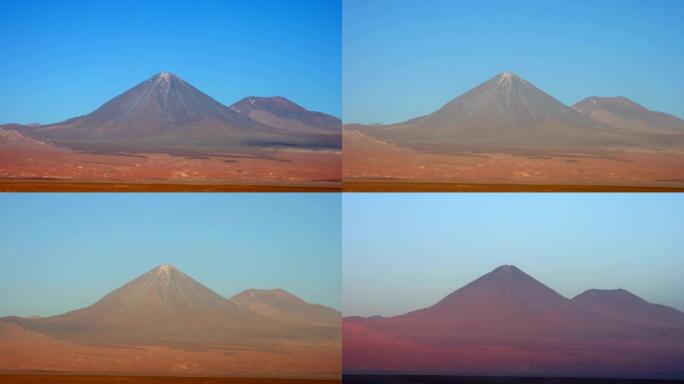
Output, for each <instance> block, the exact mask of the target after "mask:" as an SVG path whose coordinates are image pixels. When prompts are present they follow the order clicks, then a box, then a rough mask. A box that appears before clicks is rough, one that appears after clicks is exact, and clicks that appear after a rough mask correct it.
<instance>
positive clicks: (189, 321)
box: [0, 265, 341, 380]
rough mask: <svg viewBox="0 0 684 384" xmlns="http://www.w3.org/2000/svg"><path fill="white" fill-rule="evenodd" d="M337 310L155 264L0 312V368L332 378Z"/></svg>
mask: <svg viewBox="0 0 684 384" xmlns="http://www.w3.org/2000/svg"><path fill="white" fill-rule="evenodd" d="M340 351H341V340H340V314H339V312H337V311H335V310H334V309H331V308H328V307H325V306H322V305H317V304H311V303H307V302H305V301H303V300H301V299H299V298H297V297H296V296H294V295H292V294H290V293H288V292H286V291H284V290H256V289H249V290H245V291H244V292H242V293H240V294H238V295H235V296H234V297H232V298H229V299H226V298H223V297H221V296H219V295H218V294H216V293H215V292H213V291H211V290H210V289H208V288H207V287H205V286H203V285H202V284H200V283H199V282H197V281H195V280H194V279H192V278H191V277H189V276H187V275H185V274H184V273H182V272H180V271H179V270H177V269H175V268H174V267H172V266H168V265H162V266H159V267H157V268H155V269H153V270H152V271H149V272H148V273H146V274H143V275H141V276H140V277H138V278H136V279H134V280H132V281H131V282H129V283H127V284H125V285H123V286H122V287H120V288H118V289H116V290H114V291H112V292H111V293H110V294H108V295H106V296H104V297H103V298H102V299H101V300H99V301H98V302H96V303H95V304H93V305H91V306H89V307H86V308H82V309H77V310H74V311H71V312H67V313H65V314H62V315H57V316H52V317H43V318H22V317H16V316H12V317H5V318H2V319H0V372H2V373H4V374H10V373H13V372H14V373H22V374H24V373H47V374H54V373H60V374H84V375H94V374H95V375H158V376H213V377H216V376H218V377H223V376H230V377H273V378H276V377H280V378H299V379H302V378H308V379H329V380H336V379H339V375H340V369H341V362H340Z"/></svg>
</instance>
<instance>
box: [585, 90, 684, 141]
mask: <svg viewBox="0 0 684 384" xmlns="http://www.w3.org/2000/svg"><path fill="white" fill-rule="evenodd" d="M573 108H574V109H575V110H577V111H579V112H581V113H583V114H584V115H586V116H589V117H591V118H592V119H594V120H596V121H599V122H601V123H603V124H607V125H611V126H614V127H619V128H621V129H623V130H625V131H629V132H634V133H643V134H679V135H681V134H684V120H682V119H680V118H678V117H676V116H673V115H668V114H667V113H663V112H656V111H651V110H648V109H646V108H645V107H643V106H641V105H639V104H637V103H635V102H634V101H632V100H630V99H628V98H626V97H622V96H619V97H596V96H592V97H587V98H585V99H583V100H582V101H580V102H578V103H577V104H575V105H573Z"/></svg>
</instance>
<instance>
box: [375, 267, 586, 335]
mask: <svg viewBox="0 0 684 384" xmlns="http://www.w3.org/2000/svg"><path fill="white" fill-rule="evenodd" d="M587 320H588V319H587V316H586V314H585V313H584V311H582V310H581V309H580V308H578V307H577V306H576V305H574V304H573V302H572V301H570V300H569V299H567V298H565V297H563V296H561V295H560V294H558V293H557V292H555V291H554V290H552V289H551V288H549V287H547V286H545V285H544V284H542V283H540V282H539V281H537V280H535V279H534V278H532V277H531V276H529V275H527V274H526V273H524V272H523V271H521V270H520V269H518V268H517V267H515V266H512V265H504V266H501V267H498V268H496V269H495V270H493V271H491V272H490V273H488V274H486V275H484V276H482V277H480V278H478V279H477V280H475V281H473V282H471V283H470V284H468V285H466V286H464V287H463V288H460V289H458V290H456V291H454V292H453V293H451V294H449V295H448V296H446V297H445V298H443V299H442V300H440V301H439V302H437V303H436V304H434V305H432V306H430V307H428V308H424V309H419V310H417V311H413V312H409V313H407V314H404V315H401V316H395V317H391V318H372V319H367V320H365V321H362V323H363V325H364V326H366V327H368V328H370V329H375V330H377V331H380V332H381V333H385V334H390V335H394V336H397V337H399V338H408V339H411V340H417V341H420V342H428V343H436V344H441V343H455V342H461V341H472V340H477V341H483V340H496V341H498V342H501V341H503V340H505V341H520V340H524V341H530V340H536V341H542V340H545V339H549V340H554V339H559V338H567V337H572V336H574V335H575V334H577V333H580V332H582V331H583V330H585V329H586V328H587V327H588V326H589V324H588V323H587Z"/></svg>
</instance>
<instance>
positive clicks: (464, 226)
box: [342, 193, 684, 316]
mask: <svg viewBox="0 0 684 384" xmlns="http://www.w3.org/2000/svg"><path fill="white" fill-rule="evenodd" d="M342 209H343V214H342V217H343V225H342V239H343V240H342V241H343V244H342V246H343V251H342V276H343V277H342V287H343V291H342V292H343V303H342V307H343V313H344V314H345V315H363V316H368V315H377V314H380V315H395V314H400V313H405V312H408V311H410V310H413V309H418V308H423V307H426V306H429V305H432V304H434V303H436V302H437V301H439V300H440V299H442V298H443V297H444V296H446V295H447V294H449V293H451V292H453V291H455V290H456V289H458V288H461V287H462V286H464V285H465V284H467V283H469V282H471V281H472V280H475V279H476V278H478V277H480V276H482V275H484V274H486V273H488V272H490V271H491V270H493V269H494V268H496V267H498V266H500V265H504V264H513V265H516V266H517V267H518V268H520V269H522V270H523V271H525V272H526V273H528V274H529V275H531V276H532V277H534V278H536V279H537V280H539V281H541V282H542V283H544V284H546V285H547V286H549V287H551V288H552V289H554V290H556V291H557V292H558V293H560V294H561V295H564V296H565V297H568V298H571V297H573V296H575V295H577V294H579V293H581V292H583V291H584V290H586V289H590V288H600V289H616V288H624V289H627V290H629V291H630V292H632V293H634V294H636V295H638V296H640V297H642V298H644V299H646V300H648V301H650V302H656V303H660V304H665V305H669V306H673V307H675V308H678V309H680V310H684V279H682V271H684V257H682V255H684V253H683V251H682V249H683V246H684V245H683V244H684V243H683V241H682V233H684V195H682V194H619V193H612V194H587V193H585V194H566V193H553V194H486V193H474V194H466V193H452V194H429V193H417V194H344V196H343V200H342Z"/></svg>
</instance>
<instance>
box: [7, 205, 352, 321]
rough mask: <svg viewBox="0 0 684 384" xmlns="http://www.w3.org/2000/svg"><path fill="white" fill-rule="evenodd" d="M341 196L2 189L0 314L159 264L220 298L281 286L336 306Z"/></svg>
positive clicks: (95, 289)
mask: <svg viewBox="0 0 684 384" xmlns="http://www.w3.org/2000/svg"><path fill="white" fill-rule="evenodd" d="M340 199H341V198H340V196H338V195H332V194H330V195H328V194H313V195H309V194H256V193H252V194H202V195H200V194H94V195H93V194H91V195H88V194H77V195H74V194H52V195H35V194H5V195H3V196H0V211H2V213H3V214H2V217H1V218H0V231H1V232H2V233H3V234H4V235H3V241H2V244H3V245H2V249H3V250H2V255H1V256H0V292H2V303H1V304H0V316H8V315H19V316H31V315H40V316H46V315H56V314H59V313H63V312H66V311H68V310H73V309H76V308H81V307H85V306H88V305H91V304H93V303H94V302H95V301H96V300H98V299H100V298H101V297H102V296H103V295H105V294H107V293H109V292H110V291H112V290H113V289H115V288H118V287H120V286H121V285H123V284H125V283H127V282H128V281H130V280H132V279H133V278H136V277H138V276H139V275H142V274H143V273H145V272H147V271H149V270H151V269H152V268H154V267H155V266H157V265H160V264H172V265H174V266H176V267H177V268H178V269H180V270H181V271H183V272H185V273H186V274H188V275H189V276H191V277H193V278H194V279H196V280H198V281H199V282H201V283H202V284H204V285H206V286H207V287H209V288H210V289H212V290H214V291H215V292H216V293H218V294H219V295H221V296H224V297H230V296H233V295H235V294H237V293H239V292H241V291H242V290H244V289H248V288H264V289H266V288H268V289H272V288H282V289H285V290H287V291H289V292H291V293H292V294H294V295H296V296H298V297H300V298H302V299H304V300H306V301H310V302H314V303H318V304H323V305H327V306H331V307H334V308H339V307H340V300H341V298H340V278H341V277H340V252H341V251H340V246H341V244H340Z"/></svg>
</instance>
